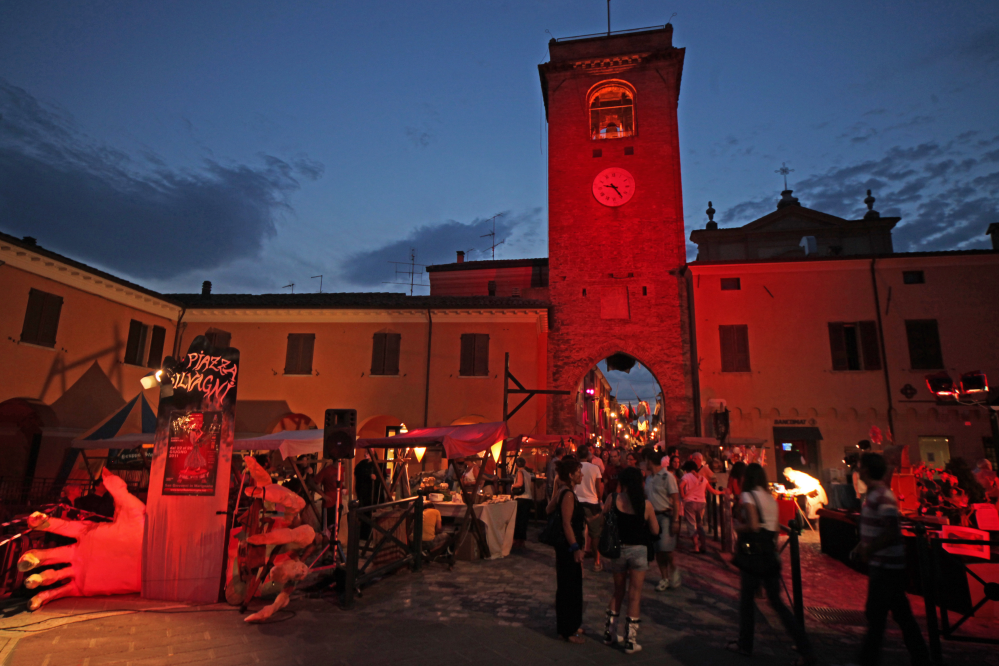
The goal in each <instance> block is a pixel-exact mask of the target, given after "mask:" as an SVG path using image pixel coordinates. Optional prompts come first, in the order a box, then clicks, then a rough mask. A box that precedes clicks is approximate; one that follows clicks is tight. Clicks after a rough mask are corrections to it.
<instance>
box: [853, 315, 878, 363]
mask: <svg viewBox="0 0 999 666" xmlns="http://www.w3.org/2000/svg"><path fill="white" fill-rule="evenodd" d="M857 327H858V328H859V329H860V349H861V351H862V352H863V354H864V370H880V369H881V350H880V348H881V345H880V344H879V343H878V326H877V324H875V323H874V322H873V321H862V322H859V323H858V324H857Z"/></svg>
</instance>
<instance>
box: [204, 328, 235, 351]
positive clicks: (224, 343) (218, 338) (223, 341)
mask: <svg viewBox="0 0 999 666" xmlns="http://www.w3.org/2000/svg"><path fill="white" fill-rule="evenodd" d="M205 337H206V338H208V344H210V345H211V346H212V347H216V348H218V349H225V348H226V347H228V346H229V341H230V340H232V333H229V332H228V331H223V330H222V329H219V328H210V329H208V330H207V331H206V332H205Z"/></svg>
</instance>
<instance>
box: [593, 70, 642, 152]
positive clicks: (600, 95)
mask: <svg viewBox="0 0 999 666" xmlns="http://www.w3.org/2000/svg"><path fill="white" fill-rule="evenodd" d="M634 134H635V94H634V93H633V92H632V91H631V89H630V88H628V87H626V86H624V85H623V84H620V83H608V84H606V85H603V86H601V87H599V88H597V89H596V90H595V91H594V92H592V93H591V94H590V138H592V139H621V138H624V137H626V136H634Z"/></svg>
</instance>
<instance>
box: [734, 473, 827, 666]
mask: <svg viewBox="0 0 999 666" xmlns="http://www.w3.org/2000/svg"><path fill="white" fill-rule="evenodd" d="M739 508H740V509H741V513H742V519H741V520H738V521H736V525H735V531H736V532H738V533H739V535H740V539H739V548H740V549H741V550H740V557H742V556H743V555H744V553H745V550H744V544H745V543H747V542H752V543H753V544H754V545H755V548H754V550H755V551H756V552H759V553H760V554H758V555H752V556H751V557H746V558H744V561H743V562H742V563H740V568H741V574H742V576H741V577H742V585H741V589H740V594H739V639H738V640H737V641H733V642H731V643H729V644H728V649H729V650H731V651H732V652H738V653H739V654H743V655H747V656H748V655H750V654H752V653H753V629H754V625H755V622H756V599H755V597H756V590H758V589H759V587H760V585H763V589H764V590H766V593H767V599H769V600H770V606H771V607H772V608H773V609H774V611H776V613H777V615H778V616H779V617H780V619H781V622H782V623H783V624H784V628H785V629H787V632H788V633H789V634H791V637H792V638H793V639H794V643H795V645H796V646H797V647H798V654H800V655H801V658H800V659H799V661H798V663H799V664H814V663H817V661H816V659H815V653H814V652H812V645H811V643H810V642H809V640H808V636H807V635H806V634H805V628H804V627H802V626H801V625H800V624H798V622H797V620H795V619H794V615H792V614H791V611H790V610H788V608H787V606H785V605H784V602H783V601H782V600H781V597H780V558H779V556H778V555H777V548H776V546H777V533H778V532H779V531H780V525H779V524H778V520H777V516H778V513H777V501H776V500H775V499H774V498H773V495H771V494H770V490H769V486H768V484H767V474H766V472H764V471H763V468H762V467H761V466H760V465H759V464H758V463H752V464H750V465H747V466H746V472H745V475H744V476H743V477H742V495H741V496H740V498H739ZM749 560H752V562H750V561H749ZM768 560H772V566H767V565H768V564H769V562H768ZM761 563H762V565H763V566H762V567H761V566H760V564H761ZM751 565H755V566H752V568H749V567H750V566H751ZM744 566H745V568H743V567H744Z"/></svg>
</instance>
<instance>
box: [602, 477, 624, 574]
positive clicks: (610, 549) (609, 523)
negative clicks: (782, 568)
mask: <svg viewBox="0 0 999 666" xmlns="http://www.w3.org/2000/svg"><path fill="white" fill-rule="evenodd" d="M597 550H598V551H599V552H600V554H601V555H603V556H604V557H608V558H610V559H612V560H615V559H617V558H619V557H621V532H620V530H619V529H618V526H617V493H614V497H613V499H612V500H611V508H610V511H608V512H607V513H606V514H605V515H604V529H603V532H601V533H600V541H599V542H598V543H597Z"/></svg>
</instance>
